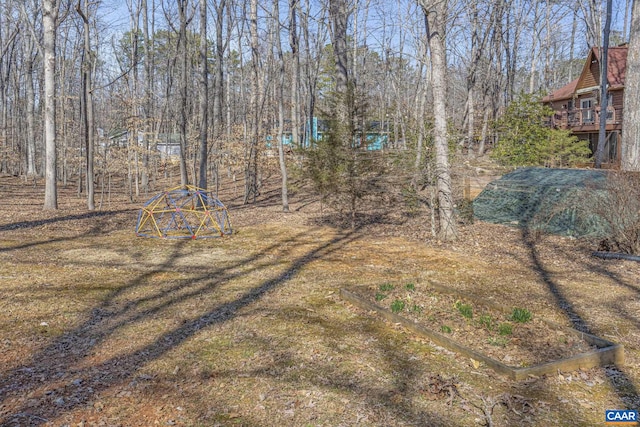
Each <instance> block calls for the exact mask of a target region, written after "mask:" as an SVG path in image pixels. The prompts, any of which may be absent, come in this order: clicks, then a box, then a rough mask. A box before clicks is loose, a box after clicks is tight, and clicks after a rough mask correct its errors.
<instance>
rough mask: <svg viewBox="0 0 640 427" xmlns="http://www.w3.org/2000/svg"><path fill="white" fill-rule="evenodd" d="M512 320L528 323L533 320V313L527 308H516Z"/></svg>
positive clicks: (512, 313)
mask: <svg viewBox="0 0 640 427" xmlns="http://www.w3.org/2000/svg"><path fill="white" fill-rule="evenodd" d="M511 320H513V321H514V322H518V323H527V322H528V321H529V320H531V312H530V311H529V310H527V309H526V308H518V307H516V308H514V309H513V311H512V312H511Z"/></svg>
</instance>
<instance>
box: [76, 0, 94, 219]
mask: <svg viewBox="0 0 640 427" xmlns="http://www.w3.org/2000/svg"><path fill="white" fill-rule="evenodd" d="M80 2H81V0H78V4H77V5H76V11H77V12H78V15H80V17H81V18H82V22H83V31H84V50H83V53H82V103H81V108H82V115H83V124H84V142H85V156H86V157H85V159H86V165H85V166H86V175H87V179H86V182H87V183H86V185H87V209H89V210H90V211H92V210H94V209H95V208H96V206H95V196H94V182H93V165H94V159H93V147H94V128H95V122H94V117H93V93H92V84H93V83H92V81H93V79H92V68H93V63H92V62H93V61H92V55H91V42H90V40H91V39H90V34H89V18H88V14H89V2H88V0H84V10H85V12H83V11H82V7H83V6H81V4H80Z"/></svg>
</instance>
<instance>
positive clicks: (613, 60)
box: [593, 45, 629, 88]
mask: <svg viewBox="0 0 640 427" xmlns="http://www.w3.org/2000/svg"><path fill="white" fill-rule="evenodd" d="M628 50H629V48H628V46H626V45H625V46H617V47H610V48H609V50H608V55H607V68H608V72H607V79H608V80H609V87H611V88H614V87H620V86H624V79H625V75H626V71H627V52H628ZM593 53H594V54H595V55H596V58H597V59H598V61H599V60H600V48H597V47H594V48H593Z"/></svg>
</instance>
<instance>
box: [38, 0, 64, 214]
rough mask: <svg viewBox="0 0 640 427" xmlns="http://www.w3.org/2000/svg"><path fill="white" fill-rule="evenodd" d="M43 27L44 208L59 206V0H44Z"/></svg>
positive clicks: (49, 208) (50, 208)
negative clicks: (57, 144)
mask: <svg viewBox="0 0 640 427" xmlns="http://www.w3.org/2000/svg"><path fill="white" fill-rule="evenodd" d="M42 8H43V9H42V10H43V14H42V20H43V27H44V43H43V44H44V130H45V157H46V160H45V189H44V209H46V210H52V209H58V186H57V178H58V177H57V174H58V169H57V155H56V88H55V77H56V31H57V28H58V16H59V9H60V0H43V2H42Z"/></svg>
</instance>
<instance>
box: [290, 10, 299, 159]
mask: <svg viewBox="0 0 640 427" xmlns="http://www.w3.org/2000/svg"><path fill="white" fill-rule="evenodd" d="M297 8H298V0H289V46H290V47H291V61H292V63H291V145H293V146H294V147H296V146H297V145H298V144H299V143H300V43H299V41H298V27H297Z"/></svg>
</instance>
